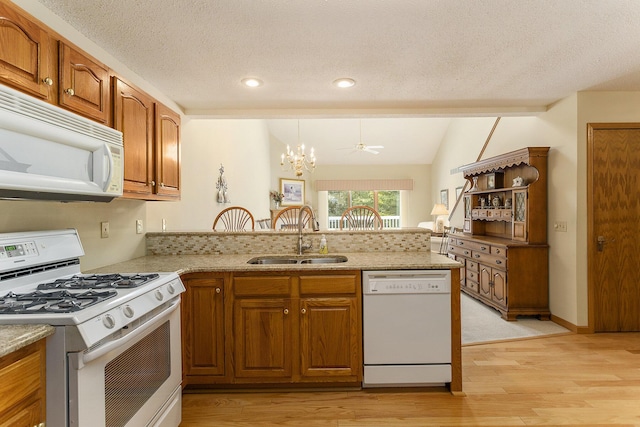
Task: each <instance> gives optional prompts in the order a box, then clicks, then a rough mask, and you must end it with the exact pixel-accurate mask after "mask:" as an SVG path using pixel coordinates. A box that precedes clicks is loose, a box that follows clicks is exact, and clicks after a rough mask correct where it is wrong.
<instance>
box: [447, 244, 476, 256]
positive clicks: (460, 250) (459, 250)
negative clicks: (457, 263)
mask: <svg viewBox="0 0 640 427" xmlns="http://www.w3.org/2000/svg"><path fill="white" fill-rule="evenodd" d="M449 252H450V253H453V254H456V255H460V256H463V257H467V258H470V257H471V250H470V249H466V248H461V247H459V246H455V245H449Z"/></svg>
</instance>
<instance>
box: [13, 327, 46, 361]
mask: <svg viewBox="0 0 640 427" xmlns="http://www.w3.org/2000/svg"><path fill="white" fill-rule="evenodd" d="M54 331H55V329H54V328H53V326H49V325H0V357H2V356H5V355H7V354H9V353H11V352H14V351H16V350H19V349H21V348H22V347H26V346H28V345H29V344H32V343H34V342H36V341H38V340H41V339H43V338H46V337H48V336H49V335H53V333H54Z"/></svg>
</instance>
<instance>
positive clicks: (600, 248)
mask: <svg viewBox="0 0 640 427" xmlns="http://www.w3.org/2000/svg"><path fill="white" fill-rule="evenodd" d="M597 241H598V252H602V251H603V250H604V245H605V244H607V243H612V242H615V241H616V239H609V240H607V239H605V237H604V236H598V240H597Z"/></svg>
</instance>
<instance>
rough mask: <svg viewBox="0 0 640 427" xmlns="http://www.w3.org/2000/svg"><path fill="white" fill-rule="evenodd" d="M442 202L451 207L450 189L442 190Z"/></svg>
mask: <svg viewBox="0 0 640 427" xmlns="http://www.w3.org/2000/svg"><path fill="white" fill-rule="evenodd" d="M440 203H442V204H443V205H444V206H445V207H446V208H447V210H448V209H449V190H440Z"/></svg>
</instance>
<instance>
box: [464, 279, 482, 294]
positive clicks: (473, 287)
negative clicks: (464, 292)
mask: <svg viewBox="0 0 640 427" xmlns="http://www.w3.org/2000/svg"><path fill="white" fill-rule="evenodd" d="M465 287H466V288H467V289H469V290H471V291H473V292H478V289H479V288H478V282H474V281H473V280H469V279H467V282H466V284H465Z"/></svg>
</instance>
